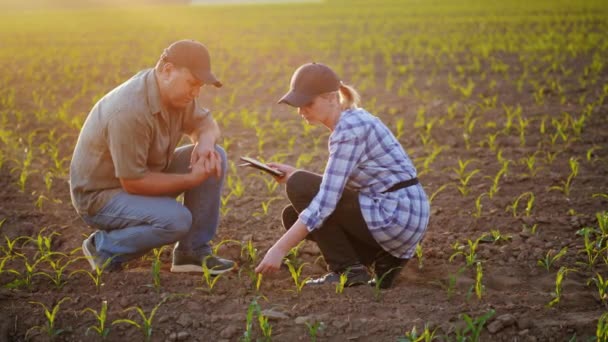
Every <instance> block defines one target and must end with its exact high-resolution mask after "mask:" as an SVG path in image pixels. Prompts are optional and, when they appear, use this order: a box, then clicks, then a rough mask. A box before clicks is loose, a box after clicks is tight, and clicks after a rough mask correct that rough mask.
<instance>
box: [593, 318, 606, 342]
mask: <svg viewBox="0 0 608 342" xmlns="http://www.w3.org/2000/svg"><path fill="white" fill-rule="evenodd" d="M595 339H596V341H598V342H606V341H608V312H605V313H603V314H602V315H601V316H600V318H599V319H598V320H597V329H596V330H595Z"/></svg>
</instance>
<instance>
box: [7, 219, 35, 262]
mask: <svg viewBox="0 0 608 342" xmlns="http://www.w3.org/2000/svg"><path fill="white" fill-rule="evenodd" d="M2 222H4V220H2ZM29 239H30V237H29V236H18V237H16V238H14V239H12V240H11V239H10V238H9V237H8V236H6V234H5V235H4V241H5V242H6V247H4V246H0V248H1V249H2V252H4V255H5V256H8V257H15V256H23V254H21V253H18V252H17V250H16V248H15V247H16V245H17V242H19V241H29Z"/></svg>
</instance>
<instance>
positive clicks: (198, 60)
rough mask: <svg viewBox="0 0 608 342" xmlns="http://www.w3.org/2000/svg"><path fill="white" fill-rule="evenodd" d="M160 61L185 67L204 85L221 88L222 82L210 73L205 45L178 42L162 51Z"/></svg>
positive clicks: (192, 42)
mask: <svg viewBox="0 0 608 342" xmlns="http://www.w3.org/2000/svg"><path fill="white" fill-rule="evenodd" d="M161 59H164V60H165V61H166V62H170V63H173V64H174V65H175V66H179V67H185V68H188V70H190V72H191V73H192V76H194V77H195V78H196V79H198V80H199V81H201V82H203V83H204V84H213V85H214V86H216V87H218V88H219V87H221V86H222V82H220V81H218V79H217V78H216V77H215V75H213V73H212V72H211V56H209V50H207V47H205V45H203V44H201V43H200V42H197V41H196V40H192V39H184V40H178V41H176V42H174V43H173V44H171V45H169V47H168V48H166V49H165V50H164V51H163V54H162V56H161Z"/></svg>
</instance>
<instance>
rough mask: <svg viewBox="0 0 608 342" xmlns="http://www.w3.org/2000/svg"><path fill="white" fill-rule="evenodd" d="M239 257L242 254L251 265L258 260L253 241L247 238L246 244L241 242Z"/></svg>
mask: <svg viewBox="0 0 608 342" xmlns="http://www.w3.org/2000/svg"><path fill="white" fill-rule="evenodd" d="M241 246H242V247H241V257H242V256H243V254H244V255H245V256H246V259H247V261H248V262H249V263H251V264H252V265H255V264H256V263H257V260H258V249H257V248H255V247H254V246H253V241H252V240H251V239H249V240H248V241H247V243H246V244H241Z"/></svg>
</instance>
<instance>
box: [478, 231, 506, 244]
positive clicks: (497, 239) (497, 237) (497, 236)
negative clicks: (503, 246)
mask: <svg viewBox="0 0 608 342" xmlns="http://www.w3.org/2000/svg"><path fill="white" fill-rule="evenodd" d="M509 240H511V235H508V234H501V233H500V230H498V229H491V230H490V234H483V235H482V237H481V240H480V241H483V242H491V243H493V244H500V243H503V242H508V241H509Z"/></svg>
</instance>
